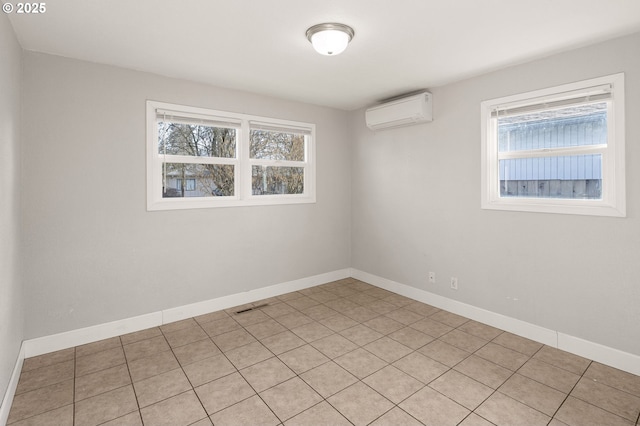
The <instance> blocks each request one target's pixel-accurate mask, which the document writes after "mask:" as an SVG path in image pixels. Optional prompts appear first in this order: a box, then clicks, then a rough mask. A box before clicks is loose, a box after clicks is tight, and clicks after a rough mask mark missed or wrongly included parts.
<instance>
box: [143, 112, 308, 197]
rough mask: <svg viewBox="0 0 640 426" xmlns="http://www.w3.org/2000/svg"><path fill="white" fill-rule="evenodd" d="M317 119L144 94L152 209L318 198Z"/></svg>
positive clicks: (148, 177)
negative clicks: (276, 115)
mask: <svg viewBox="0 0 640 426" xmlns="http://www.w3.org/2000/svg"><path fill="white" fill-rule="evenodd" d="M314 139H315V125H314V124H311V123H302V122H297V121H289V120H280V119H274V118H267V117H259V116H253V115H247V114H237V113H231V112H224V111H215V110H209V109H204V108H195V107H189V106H183V105H175V104H169V103H164V102H156V101H147V210H172V209H192V208H210V207H230V206H246V205H266V204H297V203H314V202H315V145H314V144H315V140H314Z"/></svg>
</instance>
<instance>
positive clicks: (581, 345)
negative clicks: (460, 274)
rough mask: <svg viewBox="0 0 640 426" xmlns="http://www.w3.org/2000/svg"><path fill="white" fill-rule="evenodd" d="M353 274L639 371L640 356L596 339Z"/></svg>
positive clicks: (372, 276) (462, 313) (568, 350)
mask: <svg viewBox="0 0 640 426" xmlns="http://www.w3.org/2000/svg"><path fill="white" fill-rule="evenodd" d="M351 276H352V277H353V278H356V279H359V280H361V281H365V282H367V283H369V284H372V285H375V286H377V287H381V288H384V289H386V290H389V291H392V292H394V293H398V294H400V295H403V296H406V297H409V298H411V299H415V300H418V301H420V302H424V303H427V304H429V305H432V306H435V307H436V308H440V309H444V310H447V311H449V312H453V313H454V314H458V315H462V316H464V317H467V318H470V319H472V320H476V321H478V322H482V323H484V324H487V325H490V326H493V327H496V328H499V329H501V330H505V331H508V332H510V333H513V334H517V335H518V336H522V337H526V338H528V339H531V340H535V341H536V342H540V343H543V344H545V345H548V346H551V347H554V348H557V349H561V350H563V351H567V352H571V353H573V354H575V355H579V356H582V357H584V358H588V359H591V360H593V361H597V362H600V363H602V364H606V365H608V366H611V367H614V368H617V369H619V370H623V371H627V372H629V373H631V374H635V375H640V356H638V355H634V354H630V353H628V352H623V351H620V350H618V349H614V348H610V347H608V346H604V345H601V344H599V343H594V342H590V341H588V340H583V339H580V338H578V337H574V336H570V335H568V334H564V333H561V332H559V331H556V330H550V329H548V328H544V327H540V326H537V325H535V324H531V323H528V322H525V321H521V320H518V319H515V318H511V317H508V316H505V315H502V314H497V313H495V312H491V311H487V310H485V309H481V308H478V307H475V306H472V305H469V304H466V303H462V302H459V301H457V300H453V299H449V298H446V297H443V296H439V295H437V294H433V293H430V292H428V291H426V290H421V289H418V288H415V287H411V286H408V285H405V284H400V283H397V282H395V281H391V280H388V279H386V278H382V277H379V276H377V275H372V274H369V273H367V272H364V271H360V270H358V269H354V268H352V269H351Z"/></svg>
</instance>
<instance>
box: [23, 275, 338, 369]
mask: <svg viewBox="0 0 640 426" xmlns="http://www.w3.org/2000/svg"><path fill="white" fill-rule="evenodd" d="M350 273H351V269H349V268H346V269H341V270H337V271H333V272H327V273H324V274H320V275H314V276H311V277H306V278H301V279H299V280H294V281H288V282H284V283H280V284H275V285H272V286H268V287H263V288H259V289H256V290H250V291H246V292H243V293H237V294H232V295H229V296H223V297H218V298H216V299H211V300H205V301H203V302H198V303H192V304H190V305H184V306H179V307H175V308H170V309H165V310H163V311H158V312H152V313H150V314H146V315H140V316H137V317H133V318H125V319H122V320H118V321H113V322H108V323H104V324H98V325H94V326H91V327H85V328H80V329H76V330H71V331H67V332H64V333H58V334H53V335H50V336H44V337H39V338H36V339H29V340H25V341H24V342H23V347H24V357H23V358H29V357H32V356H37V355H42V354H45V353H49V352H54V351H59V350H62V349H67V348H72V347H74V346H79V345H84V344H86V343H91V342H97V341H98V340H103V339H108V338H110V337H115V336H120V335H122V334H127V333H132V332H134V331H140V330H144V329H145V328H150V327H157V326H160V325H163V324H168V323H170V322H175V321H179V320H182V319H186V318H191V317H195V316H197V315H203V314H207V313H209V312H215V311H219V310H222V309H228V308H232V307H234V306H239V305H243V304H245V303H251V302H255V301H258V300H261V299H267V298H269V297H274V296H279V295H281V294H284V293H289V292H292V291H297V290H303V289H305V288H309V287H313V286H316V285H319V284H324V283H327V282H331V281H336V280H340V279H343V278H349V277H350V276H351V275H350Z"/></svg>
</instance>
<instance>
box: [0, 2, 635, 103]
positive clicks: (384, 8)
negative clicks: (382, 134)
mask: <svg viewBox="0 0 640 426" xmlns="http://www.w3.org/2000/svg"><path fill="white" fill-rule="evenodd" d="M4 1H5V0H3V2H4ZM46 8H47V10H46V12H45V13H44V14H41V15H25V14H23V15H18V14H16V13H15V12H14V13H12V14H10V15H9V19H10V21H11V23H12V25H13V28H14V30H15V32H16V34H17V37H18V40H19V42H20V44H21V45H22V47H23V48H24V49H26V50H33V51H38V52H46V53H50V54H54V55H61V56H65V57H70V58H77V59H82V60H86V61H92V62H98V63H103V64H110V65H116V66H120V67H125V68H131V69H135V70H141V71H149V72H153V73H157V74H161V75H165V76H171V77H177V78H181V79H187V80H193V81H198V82H204V83H209V84H212V85H215V86H220V87H227V88H233V89H241V90H246V91H250V92H255V93H261V94H265V95H271V96H276V97H280V98H286V99H292V100H297V101H303V102H309V103H314V104H320V105H327V106H331V107H335V108H341V109H347V110H350V109H356V108H359V107H362V106H365V105H369V104H372V103H375V102H376V101H379V100H381V99H384V98H388V97H391V96H395V95H398V94H402V93H405V92H410V91H413V90H417V89H423V88H433V87H436V86H440V85H443V84H446V83H450V82H453V81H457V80H461V79H464V78H467V77H471V76H474V75H478V74H481V73H484V72H487V71H490V70H494V69H497V68H501V67H505V66H508V65H512V64H515V63H521V62H525V61H529V60H532V59H535V58H540V57H543V56H547V55H550V54H553V53H557V52H561V51H563V50H568V49H572V48H575V47H578V46H583V45H587V44H591V43H595V42H598V41H602V40H606V39H610V38H614V37H617V36H621V35H624V34H628V33H632V32H636V31H640V1H639V0H606V1H604V0H172V1H169V0H48V1H47V2H46ZM322 22H340V23H344V24H347V25H350V26H351V27H353V28H354V30H355V37H354V39H353V41H352V42H351V44H350V46H349V47H348V48H347V50H346V51H345V52H344V53H343V54H342V55H340V56H336V57H327V56H321V55H319V54H317V53H315V51H314V50H313V49H312V47H311V45H310V44H309V42H308V41H307V39H306V38H305V31H306V30H307V28H309V27H310V26H312V25H314V24H318V23H322ZM639 53H640V51H639Z"/></svg>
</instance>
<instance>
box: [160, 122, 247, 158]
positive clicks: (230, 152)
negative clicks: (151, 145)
mask: <svg viewBox="0 0 640 426" xmlns="http://www.w3.org/2000/svg"><path fill="white" fill-rule="evenodd" d="M158 153H159V154H168V155H190V156H194V157H222V158H235V157H236V129H232V128H224V127H210V126H202V125H197V124H181V123H170V122H164V121H160V122H158Z"/></svg>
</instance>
